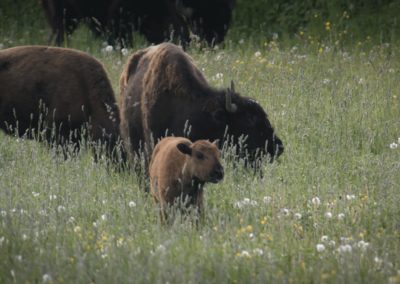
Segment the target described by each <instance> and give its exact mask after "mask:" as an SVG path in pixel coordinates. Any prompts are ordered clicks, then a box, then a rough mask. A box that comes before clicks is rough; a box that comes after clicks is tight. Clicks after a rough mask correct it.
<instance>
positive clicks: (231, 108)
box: [225, 81, 237, 113]
mask: <svg viewBox="0 0 400 284" xmlns="http://www.w3.org/2000/svg"><path fill="white" fill-rule="evenodd" d="M234 92H235V84H234V83H233V81H231V88H230V89H229V88H228V91H227V92H226V93H225V108H226V111H227V112H231V113H235V112H236V111H237V105H236V104H234V103H232V94H233V93H234Z"/></svg>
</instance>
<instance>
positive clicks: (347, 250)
mask: <svg viewBox="0 0 400 284" xmlns="http://www.w3.org/2000/svg"><path fill="white" fill-rule="evenodd" d="M352 250H353V248H352V247H351V245H340V246H339V248H338V251H339V252H340V253H350V252H351V251H352Z"/></svg>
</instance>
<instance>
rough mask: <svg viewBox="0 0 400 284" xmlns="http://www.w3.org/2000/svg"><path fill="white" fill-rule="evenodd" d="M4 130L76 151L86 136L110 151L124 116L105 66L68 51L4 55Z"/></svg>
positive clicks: (0, 74)
mask: <svg viewBox="0 0 400 284" xmlns="http://www.w3.org/2000/svg"><path fill="white" fill-rule="evenodd" d="M85 127H88V128H87V129H85ZM0 128H1V129H2V130H4V131H5V132H6V133H9V134H17V135H19V136H24V135H25V136H27V137H28V138H33V137H38V138H39V139H41V138H43V139H46V140H48V141H49V142H50V143H54V142H55V143H57V144H64V143H66V142H73V143H75V144H76V145H78V143H79V141H80V139H81V138H82V134H83V133H82V132H81V130H84V131H86V130H87V131H88V133H87V134H88V135H87V136H85V137H86V138H90V137H91V139H92V140H93V141H100V142H103V143H107V144H108V147H109V148H108V149H109V150H110V151H111V150H112V149H113V147H114V145H115V144H116V142H117V139H118V137H119V112H118V106H117V105H116V101H115V97H114V92H113V89H112V87H111V84H110V81H109V79H108V76H107V74H106V72H105V70H104V68H103V65H102V64H101V63H100V62H99V61H98V60H96V59H95V58H93V57H92V56H90V55H88V54H86V53H83V52H80V51H76V50H71V49H65V48H55V47H44V46H21V47H14V48H9V49H5V50H2V51H0Z"/></svg>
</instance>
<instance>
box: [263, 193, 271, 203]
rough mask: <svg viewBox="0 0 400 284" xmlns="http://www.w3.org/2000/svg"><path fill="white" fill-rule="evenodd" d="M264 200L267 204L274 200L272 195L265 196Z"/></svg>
mask: <svg viewBox="0 0 400 284" xmlns="http://www.w3.org/2000/svg"><path fill="white" fill-rule="evenodd" d="M263 201H264V203H265V204H270V203H271V202H272V197H271V196H268V195H266V196H264V198H263Z"/></svg>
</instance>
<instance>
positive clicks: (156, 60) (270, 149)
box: [120, 43, 283, 161]
mask: <svg viewBox="0 0 400 284" xmlns="http://www.w3.org/2000/svg"><path fill="white" fill-rule="evenodd" d="M120 91H121V98H120V114H121V136H122V138H123V140H124V144H125V145H126V148H127V149H128V152H130V156H131V159H132V158H134V157H135V153H136V154H140V152H141V149H148V150H149V149H150V147H149V146H150V145H151V144H152V142H153V139H154V141H157V140H158V139H159V138H161V137H163V136H166V135H175V136H187V137H188V138H189V139H190V140H192V141H197V140H200V139H209V140H211V141H213V140H216V139H220V141H221V142H220V143H222V141H223V139H224V138H226V136H227V135H226V134H228V136H231V137H233V143H234V144H240V140H242V142H243V143H242V144H243V145H242V150H245V151H242V152H241V154H246V155H248V157H249V158H250V160H251V161H254V160H255V158H256V157H257V155H258V154H260V153H266V152H267V153H269V155H270V156H271V157H272V158H273V157H275V156H279V155H280V154H281V153H282V151H283V144H282V141H281V140H280V139H279V138H278V137H277V136H276V135H275V131H274V129H273V127H272V126H271V124H270V122H269V120H268V117H267V114H266V113H265V111H264V110H263V108H262V107H261V106H260V105H259V104H258V103H257V102H255V101H254V100H252V99H250V98H246V97H242V96H240V95H239V94H238V93H236V92H235V90H234V87H233V86H232V87H231V88H230V89H229V88H228V89H225V90H217V89H214V88H212V87H211V86H210V85H208V83H207V81H206V79H205V78H204V76H203V74H202V73H201V72H200V70H199V69H198V68H197V67H196V66H195V65H194V63H193V61H192V59H191V58H190V57H189V56H188V55H187V54H186V53H185V52H184V51H183V50H182V49H181V48H180V47H178V46H176V45H174V44H171V43H162V44H160V45H157V46H152V47H149V48H146V49H142V50H139V51H137V52H136V53H134V54H133V55H132V56H131V57H130V59H129V60H128V63H127V64H126V65H125V67H124V70H123V72H122V75H121V78H120ZM185 128H186V132H185ZM240 137H242V138H243V139H239V138H240ZM243 140H245V141H243ZM149 152H151V150H150V151H149ZM148 154H149V153H148ZM148 154H147V155H148ZM147 159H148V156H147Z"/></svg>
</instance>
